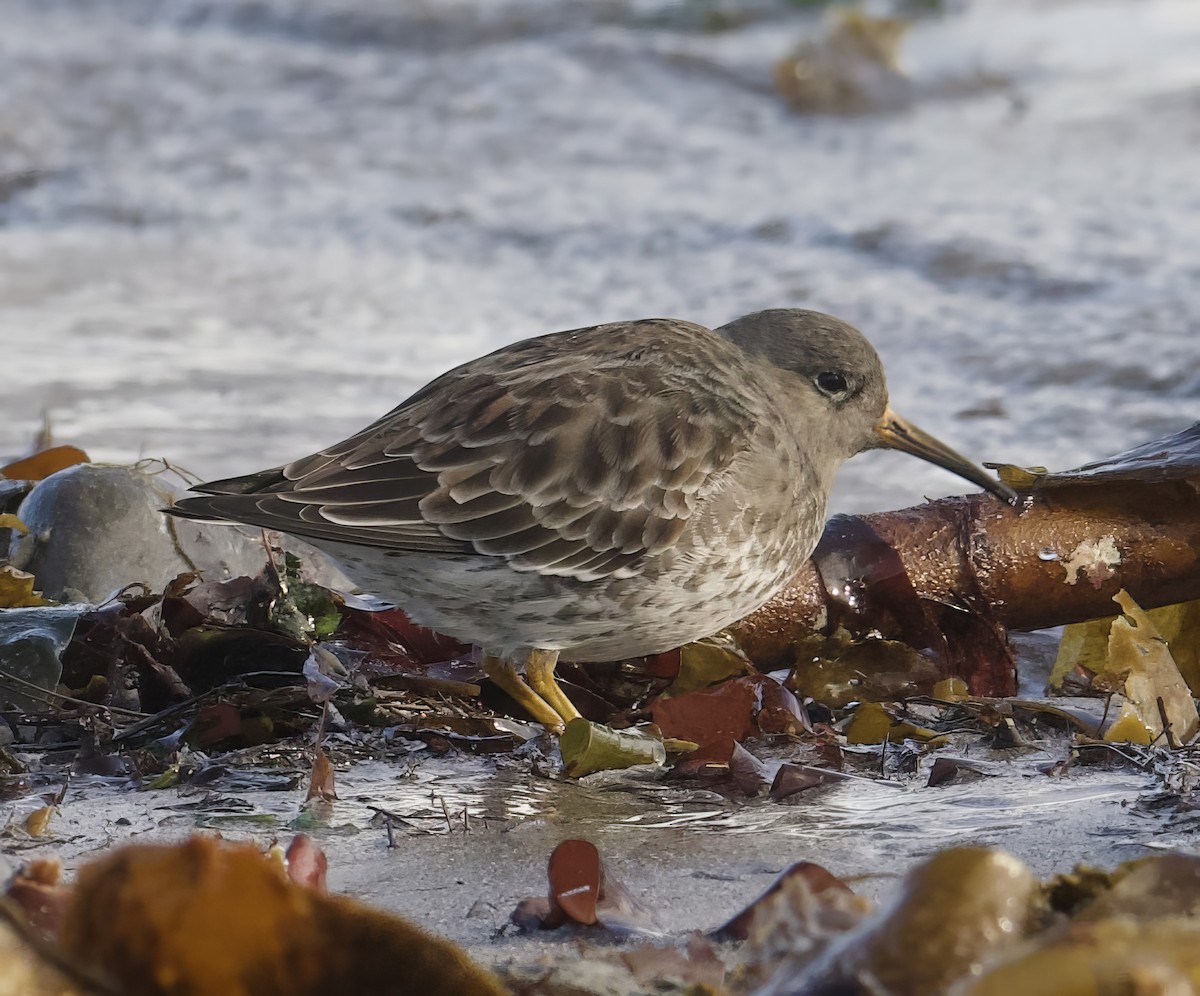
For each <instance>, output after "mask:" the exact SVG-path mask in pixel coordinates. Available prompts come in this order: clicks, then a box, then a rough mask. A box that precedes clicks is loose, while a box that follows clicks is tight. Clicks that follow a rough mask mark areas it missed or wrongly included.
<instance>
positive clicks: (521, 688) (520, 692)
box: [479, 654, 563, 733]
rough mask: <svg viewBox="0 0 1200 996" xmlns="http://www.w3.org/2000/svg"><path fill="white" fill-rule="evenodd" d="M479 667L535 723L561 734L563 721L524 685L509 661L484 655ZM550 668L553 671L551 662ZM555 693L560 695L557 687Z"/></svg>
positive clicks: (535, 693) (523, 680) (550, 707)
mask: <svg viewBox="0 0 1200 996" xmlns="http://www.w3.org/2000/svg"><path fill="white" fill-rule="evenodd" d="M556 656H557V655H556ZM479 666H480V667H482V668H483V673H484V674H486V675H487V676H488V677H489V678H491V679H492V681H493V682H495V684H496V685H497V686H498V687H499V688H501V689H502V690H504V691H505V692H507V693H508V695H509V697H510V698H512V700H513V701H514V702H516V703H517V705H519V706H520V707H521V708H522V709H524V710H525V711H526V712H527V713H529V715H530V716H532V717H533V718H534V720H535V721H536V722H538V723H541V724H542V725H543V726H544V727H546V729H548V730H550V731H551V732H552V733H561V732H562V730H563V720H562V718H561V717H560V716H559V714H558V713H557V712H556V711H555V710H554V707H553V706H551V705H549V704H548V703H547V702H546V700H545V699H543V698H542V697H541V696H540V695H538V693H537V692H535V691H534V690H533V689H532V688H530V687H529V685H527V684H526V683H525V679H523V678H522V677H521V676H520V675H519V674H517V669H516V668H515V667H513V666H512V663H511V662H510V661H507V660H505V659H504V658H503V657H495V656H493V655H492V654H484V657H483V660H482V661H480V664H479ZM550 666H551V669H552V670H553V667H554V665H553V662H551V665H550ZM555 691H556V692H558V694H559V695H562V692H561V691H559V690H558V688H557V687H556V688H555Z"/></svg>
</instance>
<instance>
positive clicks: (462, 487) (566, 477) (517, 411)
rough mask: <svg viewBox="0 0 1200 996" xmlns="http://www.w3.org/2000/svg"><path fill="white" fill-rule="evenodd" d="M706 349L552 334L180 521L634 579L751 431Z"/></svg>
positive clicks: (720, 362)
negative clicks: (232, 523) (222, 522)
mask: <svg viewBox="0 0 1200 996" xmlns="http://www.w3.org/2000/svg"><path fill="white" fill-rule="evenodd" d="M743 362H744V361H743V360H742V357H741V355H740V353H739V352H738V351H737V350H736V349H735V348H734V347H733V346H731V345H730V344H729V343H727V342H726V341H725V340H724V339H723V338H721V337H719V336H717V335H716V334H714V333H712V332H710V331H709V330H708V329H704V328H702V327H700V326H695V325H690V324H688V323H685V322H676V321H670V320H666V319H651V320H647V321H644V322H634V323H622V324H616V325H603V326H595V327H593V328H589V329H579V330H575V331H572V332H560V333H556V334H554V335H550V336H543V337H541V338H539V339H531V340H528V341H526V342H523V343H519V344H517V345H515V346H510V347H507V348H505V349H503V350H500V351H498V352H496V353H493V354H491V355H490V356H486V357H482V358H481V359H479V360H474V361H472V362H471V363H468V364H466V365H464V366H462V367H459V368H458V369H456V370H452V371H450V372H449V373H447V374H445V375H443V376H442V377H440V378H438V379H437V380H435V381H433V382H432V383H431V384H429V385H428V386H427V387H425V388H423V389H422V390H420V391H418V392H417V393H416V394H415V395H413V396H412V397H411V398H409V399H408V400H407V401H405V402H404V403H403V404H401V405H400V406H399V407H398V408H396V409H394V410H393V411H391V412H389V413H388V414H387V415H385V416H384V417H383V418H381V419H380V420H379V421H377V422H375V423H374V424H373V425H370V426H368V427H367V428H366V429H364V430H363V431H362V432H360V433H358V434H356V435H354V436H352V437H351V438H349V439H347V440H345V441H344V442H342V443H339V444H337V445H336V446H332V447H330V448H328V449H326V450H323V451H322V452H320V453H317V454H314V455H313V456H310V457H306V458H304V459H302V460H298V461H296V462H294V463H291V464H289V465H287V466H285V467H282V468H279V469H278V470H276V471H265V472H263V473H261V474H255V475H251V476H250V477H248V478H235V479H231V480H229V481H220V482H215V483H213V484H210V485H206V486H204V487H203V488H202V489H200V490H203V491H206V492H210V493H213V492H215V493H216V494H215V495H214V496H213V497H209V498H190V499H185V500H184V501H183V502H181V503H180V504H179V505H178V506H177V508H178V509H179V511H180V512H181V514H184V515H194V516H197V517H221V518H229V519H234V520H237V521H241V522H249V523H253V524H255V525H262V526H266V527H268V528H273V529H279V530H281V531H284V532H289V533H294V534H296V535H300V536H306V537H310V538H313V539H317V540H320V539H328V540H335V541H339V542H346V543H355V544H361V545H366V546H375V547H385V548H389V549H394V550H398V551H406V552H407V551H411V552H425V553H432V554H472V553H474V554H483V555H490V556H495V557H501V558H504V559H505V560H506V561H507V562H508V563H509V564H510V565H511V566H512V567H513V568H515V569H517V570H524V571H536V572H538V573H541V574H545V575H555V576H563V577H576V578H580V579H584V580H590V579H596V578H600V577H607V576H630V575H633V574H636V573H638V571H639V567H638V562H639V560H641V559H642V558H644V557H645V556H646V555H647V554H656V553H661V552H662V551H664V550H666V549H668V548H669V547H671V546H672V545H674V544H675V543H676V542H677V541H678V539H679V537H680V535H681V534H682V533H683V530H684V528H685V526H686V525H687V522H688V518H689V516H690V515H691V514H692V512H693V510H694V508H695V507H696V503H697V501H698V500H699V499H701V498H702V497H703V496H704V495H705V494H707V493H708V492H710V491H711V490H712V489H713V488H715V487H719V486H720V482H721V480H722V477H723V475H724V474H725V473H726V472H727V471H728V469H729V467H730V464H731V463H732V461H733V460H734V458H735V456H736V455H737V454H738V453H739V452H741V451H742V450H743V449H745V448H746V447H747V446H748V445H749V442H750V437H751V434H752V432H753V431H754V425H755V420H754V418H753V415H752V413H751V412H750V411H748V410H747V408H746V406H745V405H744V403H743V402H742V401H740V400H739V399H738V398H736V397H731V396H730V392H729V391H728V389H727V386H726V384H727V381H728V379H729V377H730V376H731V375H733V374H734V372H735V371H734V369H733V368H734V367H737V366H739V365H741V364H742V363H743Z"/></svg>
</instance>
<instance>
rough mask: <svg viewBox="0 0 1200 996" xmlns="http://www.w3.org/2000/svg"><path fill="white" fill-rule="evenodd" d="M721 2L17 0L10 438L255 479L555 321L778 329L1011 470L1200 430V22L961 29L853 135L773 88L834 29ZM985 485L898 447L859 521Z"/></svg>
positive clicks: (1040, 12) (863, 462)
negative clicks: (964, 483) (780, 311)
mask: <svg viewBox="0 0 1200 996" xmlns="http://www.w3.org/2000/svg"><path fill="white" fill-rule="evenodd" d="M692 6H694V5H688V4H684V5H679V4H669V3H661V4H660V3H654V2H649V0H644V2H639V3H632V2H630V3H616V2H607V3H597V4H575V3H569V2H566V0H563V2H552V0H504V2H497V0H454V2H445V3H439V4H433V5H426V4H420V3H416V2H415V0H410V2H398V0H253V2H251V0H88V2H83V0H6V3H5V4H4V8H5V9H4V30H3V31H2V32H0V65H2V66H3V67H4V69H3V72H2V73H0V347H2V349H3V354H2V355H3V360H2V364H3V366H2V370H3V377H4V380H3V385H4V386H3V391H2V392H0V416H2V417H0V452H7V453H17V452H19V451H21V450H22V449H23V448H24V447H25V446H26V445H27V443H28V441H29V439H30V438H31V436H32V435H33V433H34V432H35V430H36V428H37V426H38V424H39V422H40V418H41V413H42V411H43V410H46V411H49V413H50V415H51V417H52V419H53V422H54V426H55V429H56V432H57V434H58V436H59V437H60V438H61V439H63V440H64V441H70V442H74V443H77V444H79V445H82V446H84V447H86V448H87V449H88V450H89V452H91V453H92V455H93V456H94V457H98V458H104V459H115V460H129V459H131V458H134V457H136V456H138V455H140V454H147V455H156V456H157V455H161V456H165V457H167V458H168V459H170V460H172V461H173V462H176V463H181V464H183V465H184V466H186V467H188V468H190V469H192V470H193V471H195V472H196V473H198V474H201V475H203V476H224V475H228V474H234V473H238V472H243V471H248V470H252V469H257V468H258V467H260V466H265V465H269V464H273V463H276V462H281V461H284V460H286V459H289V458H292V457H295V456H298V455H300V454H302V453H305V452H308V451H309V450H310V449H311V448H314V447H316V446H319V445H321V444H324V443H328V442H330V441H331V440H333V439H335V438H339V437H340V436H342V435H343V434H345V433H348V432H349V431H352V430H354V429H357V428H358V427H360V426H361V425H362V424H365V423H366V422H367V421H369V420H370V419H372V418H374V417H376V416H377V415H379V414H381V413H382V412H384V411H385V410H387V409H388V408H390V407H391V406H392V405H393V404H395V403H396V402H397V401H399V400H400V399H401V398H402V397H403V396H405V395H406V394H407V393H409V392H410V391H411V390H413V389H414V388H416V387H417V386H419V385H420V384H421V383H423V382H424V381H425V380H427V379H428V378H429V377H431V376H433V375H435V374H437V373H439V372H441V371H442V370H443V369H446V368H447V367H449V366H452V365H455V364H457V363H459V362H461V361H463V360H465V359H467V358H469V357H471V356H474V355H477V354H479V353H481V352H484V351H486V350H489V349H492V348H495V347H497V346H499V345H502V344H503V343H506V342H509V341H513V340H515V339H518V338H521V337H523V336H526V335H530V334H535V333H539V332H544V331H550V330H554V329H558V328H569V327H574V326H578V325H584V324H590V323H594V322H598V321H605V320H614V319H619V318H625V317H644V316H650V315H662V314H669V315H675V316H679V317H685V318H690V319H694V320H699V321H702V322H706V323H711V324H719V323H721V322H724V321H727V320H728V319H730V318H732V317H734V316H735V315H738V314H742V313H745V312H747V311H751V310H755V309H757V308H760V307H767V306H779V305H805V306H811V307H818V308H821V309H824V310H829V311H832V312H835V313H837V314H839V315H841V316H843V317H845V318H847V319H849V320H851V321H853V322H855V323H856V324H859V325H860V326H861V327H862V328H863V329H864V330H865V331H866V332H867V333H868V335H870V336H871V338H872V339H873V340H874V341H875V342H876V343H877V345H878V346H879V348H880V351H881V353H882V354H883V356H884V359H885V362H886V364H887V366H888V369H889V372H890V380H891V384H892V393H893V399H894V402H895V405H896V407H897V409H898V410H900V411H903V412H905V413H906V414H908V416H909V417H910V418H913V419H914V420H916V421H918V422H920V423H921V424H923V425H924V426H925V427H926V428H928V429H930V430H931V431H934V432H936V433H937V434H938V435H940V436H943V437H944V438H946V439H947V440H948V441H950V442H952V443H953V444H955V445H956V446H958V447H959V448H961V449H963V450H965V451H967V452H969V453H971V454H972V455H974V456H977V457H978V458H980V459H1005V460H1010V461H1014V462H1019V463H1027V464H1028V463H1033V464H1045V465H1049V466H1051V467H1055V468H1064V467H1066V466H1072V465H1076V464H1079V463H1081V462H1084V461H1086V460H1088V459H1092V458H1097V457H1101V456H1104V455H1107V454H1110V453H1113V452H1116V451H1117V450H1120V449H1122V448H1125V447H1127V446H1130V445H1133V444H1136V443H1138V442H1141V441H1143V440H1145V439H1147V438H1150V437H1152V436H1155V435H1160V434H1163V433H1166V432H1169V431H1173V430H1175V429H1178V428H1179V427H1181V426H1183V425H1185V424H1187V423H1189V422H1191V421H1193V420H1195V419H1196V418H1198V417H1200V363H1198V359H1197V356H1198V350H1197V345H1196V343H1197V327H1198V326H1200V291H1198V289H1197V288H1198V287H1200V283H1198V280H1197V278H1198V277H1200V239H1197V238H1196V235H1197V232H1198V230H1200V224H1198V218H1200V184H1198V183H1197V180H1196V176H1197V171H1196V148H1197V143H1198V142H1200V60H1198V59H1197V58H1196V57H1195V53H1196V51H1197V50H1198V48H1197V46H1198V45H1200V5H1198V4H1195V3H1193V2H1188V0H1175V2H1172V0H1108V2H1082V0H1081V2H1055V3H1044V2H1038V3H1035V2H1000V0H990V2H977V3H972V4H968V5H965V6H963V7H960V8H956V9H955V11H954V12H953V13H951V14H949V15H947V16H945V17H942V18H938V19H933V20H929V21H925V22H921V23H919V24H918V25H916V26H915V28H914V29H913V30H912V32H911V34H910V37H909V38H908V41H907V43H906V46H905V49H904V52H905V56H904V58H905V62H906V64H907V65H908V67H909V68H910V70H911V72H912V74H913V77H914V79H915V80H916V83H917V87H918V90H917V92H918V99H917V101H916V103H915V105H914V106H913V107H911V108H910V109H907V110H904V111H900V112H898V113H892V114H887V115H878V116H867V117H862V118H852V119H836V118H811V117H808V118H806V117H801V116H797V115H794V114H792V113H790V112H789V111H787V110H786V108H785V107H784V106H783V104H782V102H781V101H780V100H779V99H778V98H777V96H776V95H775V94H774V93H773V91H772V90H771V87H770V84H769V73H770V66H771V63H772V62H773V60H774V59H776V58H777V57H779V56H780V55H781V54H782V53H784V52H785V51H786V50H787V49H788V48H789V47H790V46H791V45H792V44H794V42H795V41H796V39H798V38H800V37H802V36H804V35H806V34H811V33H812V32H813V31H814V30H815V28H816V25H817V24H818V21H817V20H816V19H815V18H814V16H813V15H809V14H805V13H803V12H801V11H799V10H797V9H796V8H795V7H793V6H791V5H788V4H785V3H782V2H781V3H780V4H779V5H777V6H776V5H775V4H772V3H768V2H761V0H760V2H757V3H752V4H742V5H740V6H742V7H744V8H745V9H747V10H748V11H750V13H751V15H752V16H750V17H749V18H748V19H747V21H746V23H744V24H743V25H741V26H739V27H736V28H734V29H732V30H728V31H724V32H716V33H706V32H703V31H699V30H696V29H695V28H694V25H692V24H691V23H690V21H689V19H688V17H687V11H688V10H689V9H690V8H691V7H692ZM28 171H36V173H35V174H34V175H33V176H30V175H29V174H28ZM5 178H7V179H5ZM959 487H960V485H959V483H958V482H957V481H956V480H955V479H953V478H950V477H949V476H947V475H945V474H943V473H941V472H939V471H937V470H936V469H933V468H929V467H925V466H924V465H921V464H918V463H917V462H916V461H912V460H907V459H905V458H903V457H900V456H897V455H871V456H869V457H864V458H861V459H860V460H857V461H855V462H853V463H852V464H851V465H850V467H848V468H847V470H846V471H845V472H844V474H843V479H842V483H841V485H840V490H839V492H838V496H837V501H836V504H837V505H838V507H839V509H841V510H846V511H856V510H863V509H868V508H880V507H893V506H898V505H902V504H906V503H910V502H912V501H916V500H918V499H919V498H920V496H921V495H922V494H931V495H932V494H941V493H946V492H949V491H956V490H958V489H959Z"/></svg>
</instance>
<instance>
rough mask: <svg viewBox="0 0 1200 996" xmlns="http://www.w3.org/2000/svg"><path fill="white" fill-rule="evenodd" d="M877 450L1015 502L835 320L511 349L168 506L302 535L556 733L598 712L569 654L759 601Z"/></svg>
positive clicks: (654, 638) (785, 319) (608, 334)
mask: <svg viewBox="0 0 1200 996" xmlns="http://www.w3.org/2000/svg"><path fill="white" fill-rule="evenodd" d="M875 447H890V448H893V449H898V450H903V451H905V452H907V453H911V454H913V455H915V456H918V457H920V458H922V459H924V460H928V461H930V462H932V463H935V464H937V465H939V466H941V467H944V468H946V469H947V470H950V471H953V472H954V473H956V474H958V475H959V476H961V477H963V478H965V479H967V480H968V481H971V482H972V483H974V484H977V485H979V486H981V487H983V488H985V489H987V490H988V491H990V492H992V494H994V495H996V496H997V497H998V498H1001V499H1004V500H1011V499H1012V497H1013V495H1012V492H1011V491H1010V490H1009V489H1008V488H1006V487H1005V486H1004V485H1003V484H1001V483H1000V482H998V481H997V480H996V479H995V478H993V477H992V476H991V475H989V474H987V473H986V472H985V471H984V470H982V469H981V468H980V467H978V466H976V465H975V464H973V463H971V462H970V461H969V460H967V459H966V458H965V457H963V456H960V455H959V454H958V453H956V452H955V451H954V450H952V449H950V448H949V447H948V446H946V445H945V444H944V443H941V442H939V441H938V440H936V439H934V438H933V437H932V436H930V435H928V434H926V433H925V432H923V431H921V430H920V429H918V428H917V427H916V426H914V425H913V424H912V423H910V422H907V421H906V420H904V419H902V418H901V417H900V416H899V415H897V414H896V413H895V412H893V411H892V410H891V409H890V408H889V407H888V400H887V387H886V383H885V380H884V373H883V366H882V364H881V363H880V361H879V357H878V356H877V355H876V352H875V350H874V348H872V346H871V344H870V343H869V342H868V341H867V339H866V338H865V337H864V336H863V335H862V333H860V332H859V331H857V330H856V329H854V328H852V327H851V326H849V325H847V324H846V323H844V322H842V321H839V320H838V319H836V318H833V317H831V316H830V315H825V314H821V313H819V312H815V311H804V310H800V309H792V308H788V309H776V310H771V311H760V312H757V313H755V314H752V315H747V316H745V317H744V318H739V319H737V320H736V321H733V322H730V323H729V324H728V325H724V326H722V327H721V328H718V329H715V330H713V329H708V328H705V327H703V326H701V325H695V324H692V323H690V322H686V321H678V320H674V319H664V318H652V319H646V320H643V321H631V322H616V323H613V324H608V325H596V326H593V327H591V328H584V329H575V330H572V331H567V332H556V333H552V334H550V335H545V336H540V337H538V338H534V339H528V340H525V341H523V342H518V343H514V344H513V345H511V346H505V347H504V348H503V349H499V350H496V351H495V352H493V353H489V354H488V355H486V356H482V357H480V358H479V359H476V360H472V361H471V362H469V363H465V364H463V365H462V366H460V367H457V368H455V369H454V370H451V371H449V372H448V373H446V374H443V375H442V376H441V377H438V378H437V379H436V380H434V381H432V382H431V383H430V384H428V385H426V386H425V387H423V388H422V389H421V390H419V391H417V392H416V394H414V395H412V397H410V398H409V399H408V400H406V401H404V402H402V403H401V404H400V405H399V406H398V407H397V408H395V409H393V410H392V411H391V412H389V413H388V414H387V415H384V416H383V417H382V418H381V419H379V420H378V421H376V422H373V423H372V424H371V425H369V426H367V427H366V428H365V429H363V430H362V431H361V432H359V433H356V434H355V435H353V436H351V437H350V438H349V439H346V440H344V441H343V442H340V443H337V444H335V445H333V446H330V447H328V448H326V449H324V450H322V451H321V452H319V453H315V454H313V455H312V456H307V457H304V458H302V459H299V460H295V461H293V462H292V463H288V464H285V465H283V466H281V467H276V468H273V469H271V470H265V471H261V472H259V473H256V474H250V475H248V476H245V477H234V478H229V479H227V480H223V481H213V482H211V483H209V484H205V485H201V486H199V487H197V488H195V489H194V490H196V491H197V492H200V493H201V496H200V497H194V498H185V499H183V500H181V501H180V502H179V503H178V504H176V505H175V506H174V507H173V508H171V509H169V510H168V511H170V512H172V513H173V514H175V515H181V516H186V517H189V518H194V519H213V520H224V521H234V522H243V523H250V524H253V525H257V526H263V527H265V528H268V529H277V530H280V531H281V532H285V533H291V534H293V535H295V536H301V537H303V538H305V539H306V540H308V541H309V542H311V543H313V544H315V545H316V546H318V547H320V548H321V549H323V550H325V551H327V552H328V553H329V554H330V555H331V556H332V557H333V558H334V559H335V560H337V561H338V562H340V563H341V564H342V565H343V567H344V568H345V570H346V572H347V573H348V574H349V575H350V576H351V577H353V578H354V579H355V580H356V581H358V582H359V583H360V584H361V585H362V586H363V588H365V589H367V590H369V591H372V592H374V593H376V594H378V595H380V596H383V597H385V598H388V599H391V600H394V601H396V602H397V603H398V604H399V605H401V606H402V607H403V608H404V609H405V611H406V612H407V613H408V614H409V615H410V616H411V617H412V619H413V620H415V621H416V622H417V623H419V624H421V625H423V626H428V627H431V628H432V629H435V630H437V631H439V632H442V633H446V634H449V635H451V636H455V637H457V638H459V639H462V640H464V641H469V642H472V643H474V644H477V645H478V646H480V647H481V648H482V649H483V652H484V657H483V666H484V670H485V671H486V672H487V673H488V675H489V676H490V677H491V678H492V679H493V680H494V681H495V682H496V683H497V684H498V685H499V686H500V687H502V688H503V689H505V690H506V691H507V692H508V693H509V694H510V695H512V697H513V698H514V699H516V700H517V701H518V702H519V703H520V704H521V705H522V706H523V707H524V708H525V709H526V710H527V711H528V712H529V713H530V714H531V715H532V716H533V717H534V718H535V719H537V720H538V721H539V722H541V723H543V724H545V725H546V726H547V727H550V728H552V729H556V730H557V729H561V728H562V725H563V723H564V722H567V721H569V720H570V719H572V718H574V717H575V716H577V715H578V712H577V711H576V710H575V707H574V706H573V705H572V704H571V702H570V701H569V700H568V699H567V697H566V695H565V694H564V693H563V691H562V690H561V689H560V688H559V687H558V685H557V683H556V681H555V680H554V667H555V664H556V662H557V660H558V659H559V658H560V657H561V658H562V659H564V660H570V661H601V660H619V659H623V658H626V657H633V656H641V655H645V654H653V653H659V652H661V651H664V650H669V649H671V648H673V647H677V646H679V645H681V644H683V643H686V642H688V641H690V640H695V639H697V638H699V637H702V636H705V635H708V634H711V633H714V632H716V631H717V630H720V629H721V628H723V627H724V626H727V625H729V624H730V623H732V622H735V621H736V620H738V619H740V618H742V617H743V616H745V615H747V614H748V613H750V612H752V611H754V610H755V609H756V608H758V607H759V606H760V605H762V604H763V603H764V602H766V601H767V600H768V599H769V598H770V597H771V596H772V595H773V594H774V593H775V592H776V591H778V590H779V589H780V588H781V587H782V586H783V585H784V584H785V583H786V582H787V581H788V579H789V578H790V577H791V576H792V575H793V574H794V573H795V572H796V571H797V570H798V569H799V567H800V565H801V564H802V562H803V561H804V560H805V558H807V557H808V556H809V554H810V553H811V552H812V549H813V546H814V545H815V544H816V541H817V539H818V537H819V536H820V533H821V529H822V524H823V522H824V518H825V506H826V502H827V500H828V498H829V492H830V488H831V487H832V485H833V478H834V474H835V472H836V471H837V469H838V467H839V466H840V465H841V464H842V462H843V461H845V460H846V459H848V458H849V457H851V456H853V455H854V454H856V453H859V452H861V451H863V450H867V449H871V448H875ZM522 660H523V661H524V663H525V674H526V677H527V678H528V682H529V683H528V684H526V683H525V682H524V681H523V680H522V679H521V676H520V674H519V673H518V671H517V664H518V663H519V662H521V661H522Z"/></svg>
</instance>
